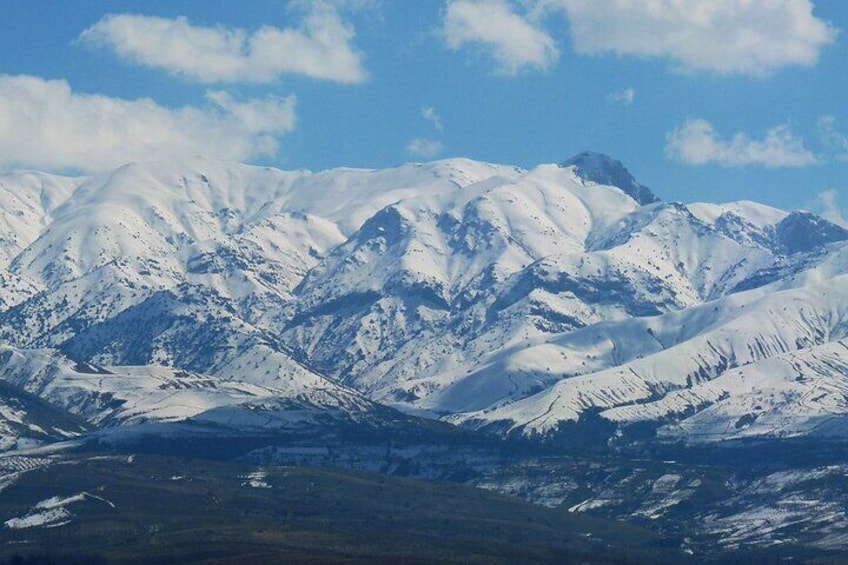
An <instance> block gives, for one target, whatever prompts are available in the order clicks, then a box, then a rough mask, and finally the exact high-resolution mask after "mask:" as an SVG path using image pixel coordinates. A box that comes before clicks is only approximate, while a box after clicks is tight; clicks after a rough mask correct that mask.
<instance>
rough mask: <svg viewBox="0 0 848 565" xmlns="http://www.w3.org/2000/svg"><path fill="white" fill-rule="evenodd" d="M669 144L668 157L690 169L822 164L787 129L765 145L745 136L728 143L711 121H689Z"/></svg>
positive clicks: (774, 132) (782, 128) (773, 134)
mask: <svg viewBox="0 0 848 565" xmlns="http://www.w3.org/2000/svg"><path fill="white" fill-rule="evenodd" d="M666 142H667V143H666V148H665V149H666V154H667V155H668V156H670V157H672V158H675V159H677V160H679V161H682V162H683V163H686V164H689V165H705V164H708V163H716V164H718V165H721V166H723V167H734V166H742V165H762V166H765V167H803V166H807V165H814V164H816V163H818V159H816V156H815V155H813V154H812V153H811V152H810V151H808V150H807V149H806V148H805V147H804V142H803V140H801V139H800V138H797V137H795V136H794V135H793V134H792V132H791V131H790V129H789V126H787V125H780V126H777V127H774V128H772V129H770V130H769V131H768V132H766V136H765V139H763V140H762V141H757V140H753V139H750V138H748V136H747V135H745V134H744V133H741V132H740V133H737V134H736V135H734V136H733V138H731V139H724V138H723V137H722V136H721V135H719V134H718V132H716V130H715V128H714V127H713V125H712V124H711V123H710V122H708V121H707V120H703V119H689V120H686V122H685V123H684V124H683V125H682V126H680V127H678V128H677V129H675V130H674V131H672V132H671V133H669V134H668V136H667V139H666Z"/></svg>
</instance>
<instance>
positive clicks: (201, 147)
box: [0, 75, 296, 171]
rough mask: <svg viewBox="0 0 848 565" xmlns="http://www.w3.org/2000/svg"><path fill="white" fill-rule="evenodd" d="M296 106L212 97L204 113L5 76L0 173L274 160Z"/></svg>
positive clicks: (272, 99) (289, 101)
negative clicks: (189, 160) (181, 160)
mask: <svg viewBox="0 0 848 565" xmlns="http://www.w3.org/2000/svg"><path fill="white" fill-rule="evenodd" d="M295 104H296V100H295V97H294V96H288V97H284V98H280V97H276V96H268V97H265V98H259V99H250V100H244V101H241V100H237V99H235V98H233V97H232V96H230V95H229V94H226V93H223V92H214V91H213V92H209V93H207V104H206V105H205V106H202V107H197V106H186V107H182V108H176V109H171V108H166V107H164V106H160V105H159V104H157V103H156V102H154V101H153V100H150V99H149V98H142V99H138V100H124V99H120V98H111V97H107V96H98V95H88V94H80V93H75V92H73V91H72V89H71V87H70V85H69V84H68V83H67V82H66V81H63V80H44V79H41V78H38V77H32V76H8V75H0V167H2V168H10V167H31V168H39V169H47V170H80V171H98V170H105V169H109V168H113V167H116V166H119V165H121V164H124V163H126V162H129V161H137V160H156V159H165V158H173V157H186V156H192V155H198V154H202V155H206V156H209V157H216V158H221V159H232V160H250V159H254V158H257V157H261V156H273V155H275V154H276V152H277V149H278V138H279V137H280V136H282V135H285V134H286V133H288V132H290V131H292V130H293V129H294V127H295V122H296V115H295Z"/></svg>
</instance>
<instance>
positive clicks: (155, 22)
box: [79, 2, 367, 84]
mask: <svg viewBox="0 0 848 565" xmlns="http://www.w3.org/2000/svg"><path fill="white" fill-rule="evenodd" d="M353 37H354V30H353V28H352V27H351V26H350V25H348V24H347V23H345V22H344V21H342V19H341V17H340V16H339V13H338V11H337V9H336V8H335V6H334V5H333V4H331V3H329V2H313V3H312V7H311V9H310V11H309V12H308V13H307V15H306V18H305V20H304V22H303V25H302V26H301V27H299V28H286V29H279V28H276V27H271V26H263V27H261V28H259V29H258V30H256V31H254V32H253V33H248V32H247V31H246V30H244V29H239V28H226V27H223V26H217V27H201V26H195V25H192V24H191V23H190V22H189V21H188V20H187V19H186V18H184V17H178V18H175V19H169V18H159V17H152V16H141V15H132V14H117V15H108V16H105V17H103V18H102V19H101V20H100V21H99V22H97V23H96V24H94V25H93V26H91V27H89V28H88V29H86V30H85V31H83V32H82V34H81V35H80V36H79V40H80V41H81V42H82V43H84V44H87V45H90V46H93V47H100V48H106V49H110V50H112V51H114V52H115V53H116V54H117V55H118V56H119V57H121V58H122V59H124V60H126V61H129V62H132V63H136V64H140V65H144V66H148V67H153V68H158V69H163V70H165V71H167V72H169V73H171V74H173V75H177V76H181V77H184V78H187V79H190V80H195V81H199V82H202V83H207V84H208V83H222V82H241V81H244V82H258V83H264V82H271V81H274V80H276V79H278V78H279V77H280V76H282V75H284V74H287V73H294V74H301V75H305V76H308V77H312V78H316V79H323V80H330V81H336V82H341V83H357V82H361V81H363V80H365V78H366V77H367V73H366V71H365V68H364V67H363V63H362V57H361V55H360V53H358V52H357V51H356V50H355V49H354V48H353V46H352V43H351V42H352V40H353Z"/></svg>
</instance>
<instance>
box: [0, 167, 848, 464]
mask: <svg viewBox="0 0 848 565" xmlns="http://www.w3.org/2000/svg"><path fill="white" fill-rule="evenodd" d="M0 288H2V292H0V344H2V345H0V379H2V382H1V383H0V384H1V385H2V386H1V387H0V429H1V430H2V437H3V439H2V442H0V449H2V450H7V451H14V450H20V449H25V448H31V447H33V446H35V445H40V444H45V443H50V442H53V441H58V440H68V439H73V438H86V437H97V438H99V439H98V441H112V440H110V439H109V438H113V440H114V441H118V439H114V438H125V437H130V436H132V435H133V430H145V433H150V434H153V435H155V436H180V435H181V434H191V433H197V430H198V429H212V430H219V431H220V430H227V433H288V432H292V431H293V430H299V431H301V432H303V431H307V430H312V431H315V430H325V429H336V430H337V428H338V426H340V425H343V426H354V427H357V429H360V430H370V431H374V430H383V431H384V432H386V433H389V434H391V433H394V432H392V430H401V429H402V430H405V432H403V433H408V432H409V430H415V431H414V432H413V433H414V434H416V437H421V435H422V434H423V435H426V434H428V433H434V434H436V436H434V437H442V438H444V437H448V436H450V435H451V434H452V433H453V432H451V431H450V430H456V433H458V434H460V435H462V437H472V436H477V435H480V436H481V437H482V436H485V437H486V438H506V439H509V440H517V441H522V442H530V443H534V442H535V443H538V444H539V445H548V444H554V445H566V446H569V445H573V443H574V442H573V441H572V440H574V439H579V438H584V437H591V438H593V440H592V441H595V442H597V444H598V445H600V446H609V448H610V449H613V448H614V447H616V446H626V445H631V444H635V443H639V444H647V445H651V446H660V447H662V446H681V445H682V446H720V445H729V444H733V443H734V442H739V441H750V440H756V441H760V442H762V441H766V442H767V441H772V440H774V441H781V440H793V439H805V438H807V439H810V440H811V441H828V442H830V441H835V442H843V441H844V440H846V439H848V418H846V415H848V230H846V229H844V228H843V227H840V226H838V225H836V224H833V223H831V222H829V221H827V220H825V219H824V218H822V217H819V216H816V215H814V214H812V213H809V212H806V211H783V210H779V209H775V208H773V207H770V206H767V205H763V204H758V203H754V202H748V201H740V202H730V203H680V202H662V201H660V199H659V198H657V197H656V196H655V195H654V194H653V193H652V192H651V190H650V189H649V188H648V187H646V186H644V185H642V184H641V183H639V182H638V181H637V180H636V179H635V178H634V177H633V175H631V174H630V173H629V172H628V171H627V169H626V168H625V167H624V166H623V165H622V164H621V163H620V162H618V161H616V160H614V159H612V158H610V157H608V156H605V155H601V154H597V153H588V152H587V153H582V154H580V155H577V156H575V157H573V158H571V159H569V160H567V161H564V162H562V163H559V164H548V165H540V166H537V167H535V168H533V169H529V170H526V169H522V168H520V167H515V166H507V165H497V164H490V163H482V162H477V161H472V160H468V159H449V160H443V161H436V162H432V163H423V164H419V163H413V164H406V165H403V166H399V167H396V168H391V169H385V170H366V169H333V170H329V171H324V172H318V173H313V172H310V171H282V170H278V169H274V168H268V167H256V166H248V165H243V164H237V163H229V162H220V161H214V160H208V159H203V158H196V159H191V160H182V161H170V162H157V163H132V164H127V165H125V166H123V167H120V168H118V169H116V170H113V171H110V172H107V173H104V174H101V175H96V176H92V177H62V176H57V175H51V174H46V173H38V172H19V173H12V174H6V175H4V176H2V177H0ZM433 421H438V422H433ZM454 426H455V427H454ZM334 427H335V428H334ZM398 433H401V432H400V431H398ZM445 434H447V435H445ZM484 441H488V440H484ZM437 442H438V441H437Z"/></svg>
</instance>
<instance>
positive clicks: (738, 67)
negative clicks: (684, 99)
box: [540, 0, 837, 76]
mask: <svg viewBox="0 0 848 565" xmlns="http://www.w3.org/2000/svg"><path fill="white" fill-rule="evenodd" d="M540 1H541V2H542V5H543V6H544V7H545V8H546V9H547V10H554V9H561V10H564V11H565V12H566V13H567V15H568V18H569V20H570V22H571V39H572V41H573V43H574V46H575V48H576V50H577V51H578V52H580V53H585V54H598V53H615V54H618V55H636V56H641V57H661V58H667V59H670V60H672V61H674V62H675V63H676V64H677V65H678V66H679V67H680V68H681V69H683V70H707V71H712V72H716V73H718V74H722V75H730V74H746V75H754V76H765V75H768V74H769V73H771V72H774V71H776V70H778V69H780V68H782V67H785V66H788V65H802V66H811V65H814V64H815V63H816V61H817V60H818V57H819V52H820V51H821V49H822V48H823V47H824V46H826V45H828V44H830V43H832V42H833V41H834V39H835V37H836V33H837V32H836V29H835V28H834V27H832V26H831V25H829V24H828V23H827V22H825V21H823V20H821V19H819V18H817V17H816V16H814V15H813V4H812V2H811V1H810V0H756V1H752V0H699V1H698V2H692V1H689V0H604V1H603V2H599V1H598V0H540Z"/></svg>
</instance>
